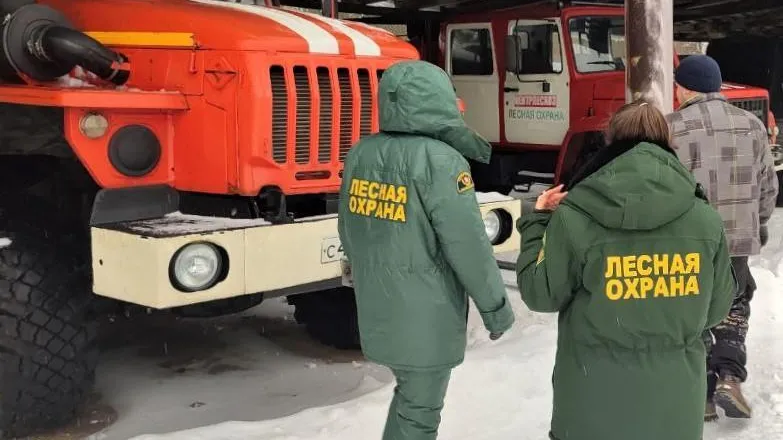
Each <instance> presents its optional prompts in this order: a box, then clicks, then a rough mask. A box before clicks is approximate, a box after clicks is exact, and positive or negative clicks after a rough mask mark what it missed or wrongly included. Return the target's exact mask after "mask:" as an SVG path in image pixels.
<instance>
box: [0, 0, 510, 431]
mask: <svg viewBox="0 0 783 440" xmlns="http://www.w3.org/2000/svg"><path fill="white" fill-rule="evenodd" d="M0 13H2V15H3V16H4V21H3V23H2V34H1V37H0V45H2V49H3V52H2V55H0V103H2V106H0V109H1V110H2V113H0V123H1V124H2V130H0V132H1V133H0V140H1V141H2V146H1V147H0V153H2V154H3V159H2V161H0V179H2V185H0V231H2V232H0V248H2V249H0V327H2V330H3V338H2V339H0V369H1V370H2V374H3V376H2V381H0V396H2V399H0V431H2V433H3V434H4V435H6V436H19V435H25V434H27V433H29V432H30V431H31V430H34V429H36V428H45V427H50V426H55V425H58V424H60V423H63V422H65V421H67V420H69V419H70V418H71V417H72V416H73V414H74V411H75V409H76V408H77V407H78V405H79V404H80V402H82V400H83V398H84V397H85V395H86V394H87V393H88V392H89V391H90V388H91V384H92V382H93V378H94V370H95V365H96V360H97V351H96V344H95V337H96V328H95V316H96V313H97V312H103V311H112V310H115V309H116V307H118V305H121V306H123V307H131V308H132V306H133V305H136V306H140V307H142V308H150V309H171V310H173V311H175V312H177V313H180V314H182V315H186V316H210V315H216V314H220V313H229V312H236V311H239V310H242V309H245V308H248V307H251V306H253V305H255V304H258V303H259V302H260V301H261V300H262V299H263V298H268V297H272V296H280V295H286V296H289V295H290V296H289V301H290V302H291V303H292V304H293V305H294V306H295V308H296V317H297V319H298V320H299V321H300V322H302V323H303V324H305V325H306V326H307V328H308V330H309V331H310V332H311V333H312V334H313V335H314V336H316V337H318V338H319V339H321V340H322V341H324V342H326V343H329V344H333V345H338V346H355V345H356V344H357V335H356V325H355V322H356V317H355V313H356V312H355V304H354V301H353V296H352V295H353V293H352V291H350V290H349V289H347V288H343V287H341V283H340V275H341V271H340V257H341V247H340V243H339V239H338V238H337V231H336V223H337V219H336V215H335V213H336V203H337V192H338V189H339V186H340V180H341V169H342V161H343V159H344V158H345V156H346V154H347V152H348V150H349V149H350V148H351V146H352V145H353V144H354V143H355V142H356V141H357V140H358V139H359V138H360V137H362V136H364V135H367V134H370V133H372V132H374V131H376V130H377V129H378V118H377V106H376V96H375V91H376V89H377V85H378V78H379V77H380V76H381V74H382V73H383V71H384V69H386V68H388V67H389V66H390V65H391V64H392V63H395V62H397V61H399V60H407V59H415V58H418V54H417V52H416V50H415V49H414V48H413V47H412V46H411V45H409V44H408V43H406V42H404V41H402V40H400V39H397V38H396V37H395V36H394V35H392V34H391V33H389V32H386V31H384V30H381V29H378V28H374V27H371V26H368V25H365V24H361V23H350V22H343V21H339V20H335V19H331V18H328V17H324V16H319V15H314V14H308V13H303V12H292V11H286V10H283V9H279V8H271V7H263V6H253V5H244V4H237V3H232V2H221V1H215V0H157V1H155V2H150V1H149V0H41V1H38V2H36V1H34V0H21V1H20V0H0ZM478 198H479V203H480V207H481V210H482V213H483V215H484V216H485V217H484V218H485V225H486V230H487V234H488V238H489V239H490V241H491V242H492V244H493V245H494V246H495V250H496V251H497V252H505V251H512V250H514V249H516V247H517V246H518V242H519V239H518V235H516V233H515V232H514V229H513V222H514V219H516V218H517V217H518V216H519V210H520V203H519V202H518V201H515V200H512V199H510V198H508V197H502V196H498V195H494V196H493V195H486V194H478ZM94 294H95V295H94ZM109 299H111V301H110V300H109Z"/></svg>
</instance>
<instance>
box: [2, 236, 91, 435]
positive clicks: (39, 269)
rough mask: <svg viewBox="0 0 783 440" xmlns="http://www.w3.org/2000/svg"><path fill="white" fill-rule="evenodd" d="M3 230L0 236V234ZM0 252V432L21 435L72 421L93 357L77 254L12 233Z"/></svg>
mask: <svg viewBox="0 0 783 440" xmlns="http://www.w3.org/2000/svg"><path fill="white" fill-rule="evenodd" d="M3 235H6V234H0V236H3ZM11 239H12V240H13V241H12V243H11V245H10V246H8V247H5V248H3V249H0V369H2V370H0V430H1V431H2V437H4V438H5V437H21V436H26V435H30V434H31V433H34V432H35V431H38V430H43V429H51V428H55V427H59V426H61V425H63V424H66V423H68V422H70V421H72V420H73V418H74V417H75V415H76V411H77V410H78V409H79V407H80V405H81V404H82V403H84V401H85V400H86V398H87V397H88V396H89V393H90V391H91V390H92V386H93V383H94V380H95V367H96V364H97V361H98V347H97V341H96V335H97V324H96V320H95V319H93V316H92V313H91V311H90V300H91V297H92V294H91V289H90V282H89V281H90V277H89V271H88V267H87V266H86V265H85V263H84V258H83V257H82V258H79V257H78V253H77V254H74V253H69V252H66V251H65V249H67V248H63V247H60V246H57V244H56V243H55V242H53V241H54V240H51V241H49V242H47V241H44V240H41V239H39V238H37V237H35V236H34V235H27V234H12V235H11Z"/></svg>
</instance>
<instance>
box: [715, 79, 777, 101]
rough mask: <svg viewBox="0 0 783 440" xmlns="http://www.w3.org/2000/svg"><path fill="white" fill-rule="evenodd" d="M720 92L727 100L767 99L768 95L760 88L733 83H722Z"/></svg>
mask: <svg viewBox="0 0 783 440" xmlns="http://www.w3.org/2000/svg"><path fill="white" fill-rule="evenodd" d="M720 92H721V93H722V94H723V96H725V97H726V98H727V99H743V98H755V99H758V98H767V99H768V98H769V93H768V92H767V91H766V90H764V89H762V88H759V87H753V86H746V85H743V84H737V83H733V82H724V83H723V84H722V85H721V87H720Z"/></svg>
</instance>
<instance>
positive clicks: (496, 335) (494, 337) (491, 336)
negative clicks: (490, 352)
mask: <svg viewBox="0 0 783 440" xmlns="http://www.w3.org/2000/svg"><path fill="white" fill-rule="evenodd" d="M501 336H503V332H500V333H490V334H489V339H490V340H492V341H497V340H498V339H500V337H501Z"/></svg>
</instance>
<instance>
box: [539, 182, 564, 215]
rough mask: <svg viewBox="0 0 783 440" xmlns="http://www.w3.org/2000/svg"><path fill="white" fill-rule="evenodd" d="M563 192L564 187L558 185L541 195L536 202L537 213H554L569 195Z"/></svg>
mask: <svg viewBox="0 0 783 440" xmlns="http://www.w3.org/2000/svg"><path fill="white" fill-rule="evenodd" d="M562 191H563V185H562V184H560V185H557V186H556V187H554V188H550V189H548V190H546V191H544V192H542V193H541V195H540V196H538V199H537V200H536V210H537V211H554V210H555V208H557V207H558V206H559V205H560V202H561V201H562V200H563V199H564V198H565V196H566V195H568V191H566V192H562Z"/></svg>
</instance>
